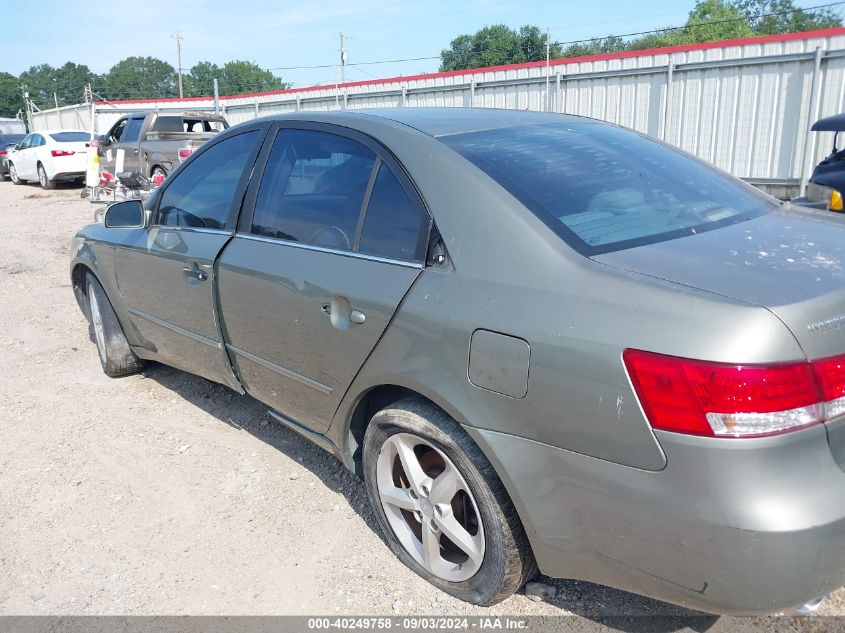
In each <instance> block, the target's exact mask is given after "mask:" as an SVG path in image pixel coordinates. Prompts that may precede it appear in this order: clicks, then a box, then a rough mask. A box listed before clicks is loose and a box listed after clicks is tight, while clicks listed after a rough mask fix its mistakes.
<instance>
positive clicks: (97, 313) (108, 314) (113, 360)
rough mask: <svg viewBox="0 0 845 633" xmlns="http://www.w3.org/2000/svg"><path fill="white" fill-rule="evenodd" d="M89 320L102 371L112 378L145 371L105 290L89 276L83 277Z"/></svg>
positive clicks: (94, 278)
mask: <svg viewBox="0 0 845 633" xmlns="http://www.w3.org/2000/svg"><path fill="white" fill-rule="evenodd" d="M86 296H87V298H88V305H87V308H88V317H89V322H90V324H91V329H92V330H93V338H94V342H95V343H96V345H97V352H98V353H99V356H100V364H101V365H102V366H103V372H104V373H105V374H106V376H109V377H111V378H118V377H120V376H127V375H129V374H135V373H138V372H139V371H141V370H142V369H143V368H144V361H143V360H141V359H140V358H138V357H137V356H136V355H135V353H134V352H133V351H132V348H131V347H129V341H127V340H126V335H125V334H124V333H123V328H122V327H121V326H120V322H119V321H118V320H117V315H116V314H115V313H114V309H113V308H112V306H111V303H110V302H109V299H108V297H107V296H106V292H105V290H103V287H102V286H101V285H100V282H99V281H97V279H96V277H94V275H92V274H90V273H89V274H88V275H86Z"/></svg>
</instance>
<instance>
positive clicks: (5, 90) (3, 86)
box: [0, 73, 23, 118]
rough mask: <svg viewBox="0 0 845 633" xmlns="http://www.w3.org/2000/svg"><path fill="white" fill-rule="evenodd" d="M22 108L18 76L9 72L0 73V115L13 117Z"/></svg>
mask: <svg viewBox="0 0 845 633" xmlns="http://www.w3.org/2000/svg"><path fill="white" fill-rule="evenodd" d="M22 108H23V95H22V94H21V89H20V82H18V78H17V77H15V76H14V75H10V74H9V73H0V117H7V118H10V117H13V116H15V115H16V114H17V113H18V110H20V109H22Z"/></svg>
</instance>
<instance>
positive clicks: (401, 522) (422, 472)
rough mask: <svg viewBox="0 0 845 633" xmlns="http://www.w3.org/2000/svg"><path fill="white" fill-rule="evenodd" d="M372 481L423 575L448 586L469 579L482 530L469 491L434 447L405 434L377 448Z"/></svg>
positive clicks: (479, 555)
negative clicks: (430, 575)
mask: <svg viewBox="0 0 845 633" xmlns="http://www.w3.org/2000/svg"><path fill="white" fill-rule="evenodd" d="M376 479H377V486H378V492H379V498H380V500H381V504H382V508H383V509H384V513H385V516H386V517H387V521H388V523H389V524H390V527H391V529H392V530H393V533H394V534H395V535H396V538H397V539H398V540H399V542H400V543H401V545H402V547H404V548H405V550H406V551H407V552H408V553H409V554H410V555H411V556H412V557H413V558H414V560H416V561H417V562H418V563H419V564H420V565H422V566H423V567H424V568H425V569H426V571H428V572H429V573H431V574H434V575H435V576H437V577H438V578H441V579H443V580H447V581H450V582H461V581H464V580H467V579H468V578H471V577H472V576H474V575H475V574H476V572H478V570H479V569H480V568H481V564H482V562H483V561H484V526H483V525H482V521H481V513H480V512H479V511H478V505H477V504H476V502H475V498H474V497H473V494H472V491H471V490H470V488H469V486H468V485H467V483H466V480H465V479H464V478H463V476H462V475H461V473H460V472H459V471H458V468H457V467H456V466H455V464H454V463H452V461H451V460H450V459H449V458H448V457H446V455H444V454H443V452H442V451H440V450H439V449H438V448H437V447H435V446H434V445H432V444H431V443H430V442H428V441H427V440H424V439H423V438H421V437H418V436H416V435H413V434H411V433H396V434H394V435H391V436H390V437H389V438H388V439H387V440H386V441H385V442H384V444H383V445H382V447H381V451H380V452H379V457H378V462H377V464H376Z"/></svg>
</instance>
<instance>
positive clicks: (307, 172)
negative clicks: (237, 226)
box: [252, 130, 375, 250]
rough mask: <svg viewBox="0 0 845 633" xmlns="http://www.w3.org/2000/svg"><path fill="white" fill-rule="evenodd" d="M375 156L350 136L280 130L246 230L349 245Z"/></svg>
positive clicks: (308, 241) (319, 243)
mask: <svg viewBox="0 0 845 633" xmlns="http://www.w3.org/2000/svg"><path fill="white" fill-rule="evenodd" d="M374 164H375V155H374V154H373V153H372V152H371V151H370V150H369V149H367V148H366V147H365V146H364V145H361V144H360V143H358V142H356V141H353V140H351V139H348V138H345V137H342V136H337V135H335V134H328V133H326V132H315V131H310V130H282V131H281V132H279V134H278V135H277V137H276V142H275V144H274V145H273V149H272V151H271V152H270V156H269V158H268V160H267V167H266V169H265V170H264V176H263V177H262V180H261V186H260V188H259V191H258V199H257V200H256V202H255V214H254V216H253V220H252V232H253V233H256V234H258V235H266V236H268V237H277V238H281V239H286V240H292V241H296V242H303V243H305V244H314V245H317V246H325V247H327V248H337V249H343V250H351V249H352V244H353V241H354V239H355V230H356V228H357V226H358V218H359V216H360V212H361V205H362V203H363V201H364V194H365V192H366V190H367V184H368V182H369V179H370V175H371V173H372V170H373V165H374Z"/></svg>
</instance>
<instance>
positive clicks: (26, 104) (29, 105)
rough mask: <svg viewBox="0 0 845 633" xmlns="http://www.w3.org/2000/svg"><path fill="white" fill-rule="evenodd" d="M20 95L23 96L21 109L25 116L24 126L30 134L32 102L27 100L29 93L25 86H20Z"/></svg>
mask: <svg viewBox="0 0 845 633" xmlns="http://www.w3.org/2000/svg"><path fill="white" fill-rule="evenodd" d="M21 94H23V107H24V113H25V114H26V126H27V130H28V131H29V132H32V101H30V100H29V91H28V90H27V89H26V86H25V85H23V84H22V85H21Z"/></svg>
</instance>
